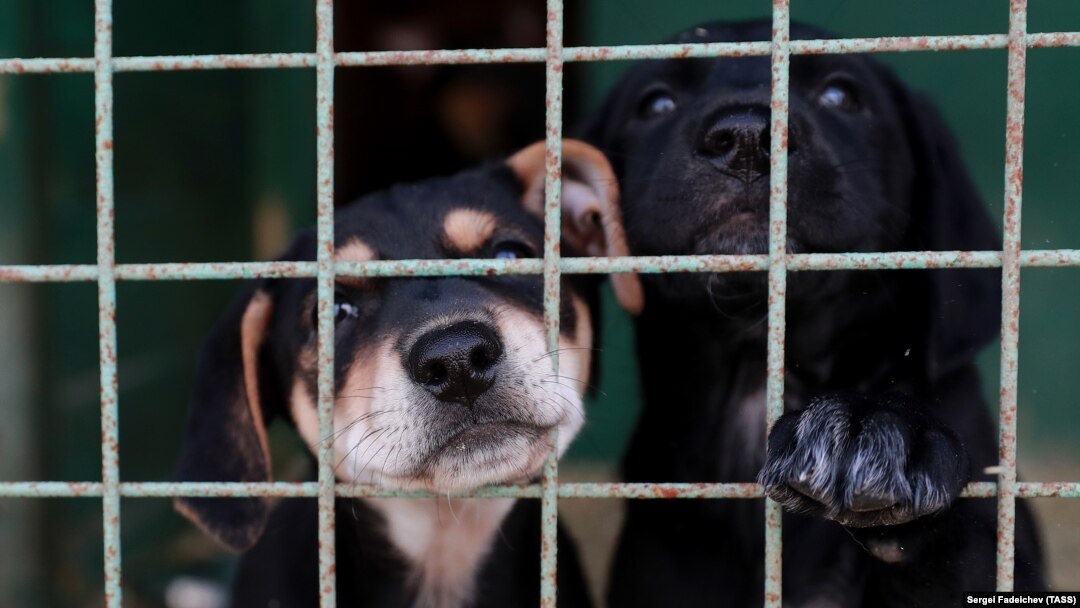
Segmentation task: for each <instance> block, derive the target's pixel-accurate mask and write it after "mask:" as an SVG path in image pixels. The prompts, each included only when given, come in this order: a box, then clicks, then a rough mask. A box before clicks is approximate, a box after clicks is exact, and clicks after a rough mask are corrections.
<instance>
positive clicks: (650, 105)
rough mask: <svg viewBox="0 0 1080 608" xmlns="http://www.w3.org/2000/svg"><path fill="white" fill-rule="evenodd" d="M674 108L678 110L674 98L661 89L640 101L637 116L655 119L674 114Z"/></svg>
mask: <svg viewBox="0 0 1080 608" xmlns="http://www.w3.org/2000/svg"><path fill="white" fill-rule="evenodd" d="M676 108H678V104H676V103H675V98H674V97H672V95H671V93H670V92H669V91H668V90H667V89H661V90H658V91H652V92H651V93H648V94H646V95H645V97H643V98H642V99H641V104H640V105H639V106H638V114H639V115H640V116H641V117H642V118H655V117H657V116H662V115H664V114H668V113H670V112H674V111H675V110H676Z"/></svg>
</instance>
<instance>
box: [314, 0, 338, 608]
mask: <svg viewBox="0 0 1080 608" xmlns="http://www.w3.org/2000/svg"><path fill="white" fill-rule="evenodd" d="M315 29H316V34H315V37H316V40H315V47H316V48H315V52H316V56H317V63H316V76H315V79H316V84H315V89H316V94H315V112H316V117H315V121H316V122H315V131H316V146H317V153H318V159H317V161H316V162H317V178H318V185H317V186H316V198H317V205H318V220H317V229H316V230H317V241H318V242H317V245H316V261H317V264H318V270H317V273H318V274H317V275H316V277H317V278H316V283H317V292H318V293H317V296H318V325H319V338H318V349H319V376H318V387H319V389H318V390H319V396H318V398H319V403H318V409H319V436H320V437H331V436H333V433H334V2H333V0H318V2H317V4H316V6H315ZM318 460H319V498H318V500H319V605H320V606H322V607H323V608H332V607H333V606H335V605H336V602H337V581H336V578H335V573H336V570H337V568H336V564H335V560H336V547H335V522H334V512H335V509H334V458H333V442H330V441H322V442H319V449H318Z"/></svg>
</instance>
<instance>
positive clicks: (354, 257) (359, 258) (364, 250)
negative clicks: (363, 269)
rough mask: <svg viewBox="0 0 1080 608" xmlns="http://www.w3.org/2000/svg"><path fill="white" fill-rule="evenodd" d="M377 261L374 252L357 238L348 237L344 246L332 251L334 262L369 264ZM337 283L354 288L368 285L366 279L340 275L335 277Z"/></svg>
mask: <svg viewBox="0 0 1080 608" xmlns="http://www.w3.org/2000/svg"><path fill="white" fill-rule="evenodd" d="M377 259H379V257H378V256H377V255H376V254H375V250H374V249H372V248H371V247H370V246H369V245H368V244H367V243H365V242H364V241H362V240H360V238H359V237H355V236H354V237H350V238H349V240H348V241H346V242H345V244H344V245H342V246H340V247H336V248H335V249H334V261H335V262H369V261H371V260H377ZM337 281H338V282H339V283H344V284H346V285H352V286H354V287H364V286H366V285H368V284H369V283H370V279H369V278H368V277H347V276H340V275H339V276H338V277H337Z"/></svg>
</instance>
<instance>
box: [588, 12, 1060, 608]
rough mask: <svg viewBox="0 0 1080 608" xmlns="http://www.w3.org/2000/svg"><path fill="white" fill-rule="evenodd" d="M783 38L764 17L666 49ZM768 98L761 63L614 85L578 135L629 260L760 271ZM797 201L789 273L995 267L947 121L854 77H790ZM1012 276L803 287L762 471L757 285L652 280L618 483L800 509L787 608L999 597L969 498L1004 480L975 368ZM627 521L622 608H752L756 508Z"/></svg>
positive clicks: (977, 508) (1022, 585) (824, 63)
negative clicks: (587, 146)
mask: <svg viewBox="0 0 1080 608" xmlns="http://www.w3.org/2000/svg"><path fill="white" fill-rule="evenodd" d="M791 34H792V37H793V38H802V39H813V38H823V37H828V36H827V35H826V34H825V33H824V32H821V31H818V30H814V29H811V28H808V27H802V26H794V27H793V28H792V32H791ZM769 38H770V24H769V23H768V22H764V21H758V22H752V23H741V24H710V25H706V26H703V27H698V28H694V29H693V30H690V31H688V32H685V33H683V34H682V35H680V36H679V37H678V38H677V41H678V42H714V41H752V40H768V39H769ZM769 88H770V66H769V59H768V58H767V57H760V58H738V59H719V60H709V59H695V60H667V61H653V62H642V63H639V64H638V65H637V66H635V67H634V69H632V70H631V71H630V72H629V73H628V74H627V75H626V76H625V77H624V78H623V79H622V81H621V82H620V83H619V84H618V85H617V87H616V88H615V89H614V91H613V92H612V93H611V94H610V96H609V97H608V99H607V101H606V104H605V105H604V106H603V107H602V109H601V110H600V111H599V112H598V113H597V115H596V118H595V119H594V121H593V122H592V123H591V124H590V125H588V127H587V129H586V131H587V136H586V138H587V139H589V140H590V141H592V142H593V143H595V144H597V145H598V146H599V147H600V148H601V149H602V150H604V151H605V153H606V154H607V155H608V157H609V158H610V159H611V161H612V164H613V165H614V167H615V171H616V174H617V175H618V176H619V180H620V183H621V185H622V189H623V192H624V196H623V197H622V205H623V214H624V217H625V220H626V232H627V238H628V239H629V241H630V248H631V250H632V251H633V252H634V253H635V254H641V255H646V254H762V253H766V252H767V248H768V247H767V246H768V222H767V219H768V200H769V170H770V169H769V167H770V163H769V149H770V146H769V120H770V104H769V99H770V97H769ZM788 180H789V193H790V194H789V197H788V209H789V214H788V217H789V227H788V242H787V247H788V251H790V252H796V253H798V252H842V251H855V252H872V251H903V250H915V251H920V250H955V249H963V250H986V249H998V248H1000V241H999V239H998V237H997V235H996V233H995V230H994V228H993V224H992V222H991V221H990V218H989V217H988V215H987V212H986V209H985V208H984V206H983V204H982V202H981V201H980V200H979V197H978V195H977V193H976V191H975V188H974V186H973V185H972V183H971V180H970V179H969V178H968V176H967V173H966V171H965V169H964V167H963V163H962V162H961V160H960V158H959V156H958V153H957V151H956V145H955V143H954V142H953V140H952V138H951V136H950V135H949V132H948V130H947V128H946V127H945V125H944V123H943V122H942V120H941V118H940V117H939V116H938V113H937V112H936V111H935V110H934V108H932V107H931V105H930V104H929V103H928V102H927V101H926V100H925V99H924V98H923V97H922V96H920V95H919V94H917V93H914V92H912V91H910V90H908V89H907V88H906V87H904V86H903V85H902V84H901V83H900V82H899V81H898V80H897V79H896V77H895V76H894V75H893V73H892V72H891V71H889V70H888V69H887V68H886V67H885V66H883V65H881V64H880V63H878V62H876V61H874V60H872V59H870V58H868V57H865V56H858V55H834V56H813V57H811V56H797V57H794V58H793V59H792V61H791V84H790V139H789V169H788ZM1000 280H1001V279H1000V272H999V271H997V270H945V271H876V272H872V271H866V272H856V271H850V272H796V273H792V274H790V275H788V290H787V302H788V303H787V342H786V343H787V349H786V361H785V368H784V369H785V386H786V389H785V409H786V412H787V413H786V414H785V415H784V416H783V418H781V419H780V421H779V422H778V423H777V425H776V426H775V428H774V429H773V430H772V433H771V436H770V437H769V441H768V455H767V456H766V445H765V418H764V404H763V401H764V391H765V387H764V384H765V353H766V323H765V311H766V301H767V297H766V294H767V285H766V281H765V277H764V275H763V274H762V273H744V274H699V275H685V274H683V275H672V274H668V275H649V277H648V278H647V279H646V280H645V282H644V285H645V292H646V302H648V306H647V307H646V309H645V311H644V314H643V315H642V316H641V317H640V318H639V320H638V321H637V341H638V354H639V357H640V362H641V369H642V377H643V384H644V393H645V409H644V412H643V414H642V417H641V420H640V421H639V423H638V425H637V429H636V431H635V434H634V436H633V439H632V442H631V446H630V448H629V451H628V453H627V454H626V456H625V460H624V474H625V477H626V478H627V479H628V480H630V481H640V482H646V481H649V482H656V481H677V482H706V481H708V482H716V481H723V482H750V481H754V480H760V481H761V483H762V484H764V486H765V488H766V492H767V494H768V495H769V496H770V497H772V498H773V499H775V500H777V501H779V502H781V503H782V504H783V505H784V506H785V507H787V509H788V514H787V515H786V516H785V526H784V545H783V551H784V554H783V563H784V571H783V593H784V602H785V606H789V605H790V606H809V605H814V606H913V605H930V606H938V605H952V604H959V603H960V601H961V594H960V591H961V590H973V589H993V587H994V563H995V562H994V556H995V551H994V546H995V545H994V543H995V521H996V517H995V504H994V501H992V500H975V499H971V500H968V499H965V500H960V501H957V500H956V499H957V496H958V493H959V492H960V491H961V489H962V488H963V486H964V484H965V483H966V482H967V481H968V480H969V479H970V478H971V473H972V472H974V474H975V478H976V479H980V480H993V479H994V478H993V476H991V475H988V474H986V473H984V471H985V469H986V468H987V467H991V466H994V465H996V464H997V462H998V458H997V445H996V435H995V432H994V422H993V420H992V419H991V417H990V416H989V406H988V404H987V403H986V402H985V401H984V400H983V398H982V396H981V393H980V387H979V379H978V376H977V374H976V370H975V367H974V365H973V357H974V355H975V354H976V352H977V351H978V350H979V348H981V347H982V346H984V345H986V344H987V343H988V342H990V341H991V340H992V339H993V338H994V336H995V335H996V333H997V331H998V326H999V323H1000V302H999V298H1000ZM628 509H629V511H628V518H627V521H626V525H625V528H624V530H623V533H622V536H621V540H620V544H619V548H618V552H617V555H616V562H615V566H614V572H613V579H612V582H611V590H610V598H611V602H612V605H613V606H636V605H642V606H645V605H648V606H661V605H663V606H683V605H687V606H689V605H705V604H708V605H714V604H716V602H717V601H719V602H720V605H730V606H753V605H760V603H761V602H762V595H763V594H762V590H763V564H762V556H763V540H762V539H763V534H762V523H763V515H762V513H763V510H762V505H761V502H760V501H757V500H755V501H679V502H659V501H631V503H630V504H629V507H628ZM830 520H831V521H830ZM834 522H835V523H834ZM1016 555H1017V562H1016V586H1017V588H1018V589H1041V588H1043V587H1044V583H1043V580H1042V575H1041V566H1040V556H1039V547H1038V542H1037V538H1036V534H1035V531H1034V528H1033V525H1032V522H1031V517H1030V515H1029V513H1028V511H1027V510H1026V509H1025V508H1024V506H1023V505H1018V513H1017V544H1016Z"/></svg>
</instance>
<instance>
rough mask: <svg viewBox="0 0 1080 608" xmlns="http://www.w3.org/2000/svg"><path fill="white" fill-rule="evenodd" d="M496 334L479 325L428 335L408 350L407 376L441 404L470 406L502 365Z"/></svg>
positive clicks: (464, 323)
mask: <svg viewBox="0 0 1080 608" xmlns="http://www.w3.org/2000/svg"><path fill="white" fill-rule="evenodd" d="M502 354H503V345H502V341H501V340H499V336H498V334H497V333H495V330H494V329H493V328H492V327H490V326H489V325H487V324H485V323H481V322H478V321H462V322H460V323H457V324H454V325H451V326H449V327H443V328H440V329H436V330H433V331H430V332H428V333H426V334H424V335H422V336H420V339H419V340H417V341H416V344H414V345H413V347H412V349H410V350H409V354H408V357H407V362H406V365H407V366H408V373H409V376H410V377H411V378H412V379H413V381H414V382H416V383H417V384H419V385H420V386H422V387H424V388H425V389H426V390H427V391H429V392H430V393H431V394H432V395H435V396H436V397H437V398H438V399H439V400H440V401H446V402H449V403H460V404H461V405H465V406H469V405H472V403H473V402H474V401H476V398H477V397H479V396H480V395H481V394H483V393H484V391H486V390H487V389H488V388H490V387H491V384H492V382H494V381H495V372H496V370H497V368H498V367H499V363H500V362H501V361H502V358H503V356H502Z"/></svg>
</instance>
